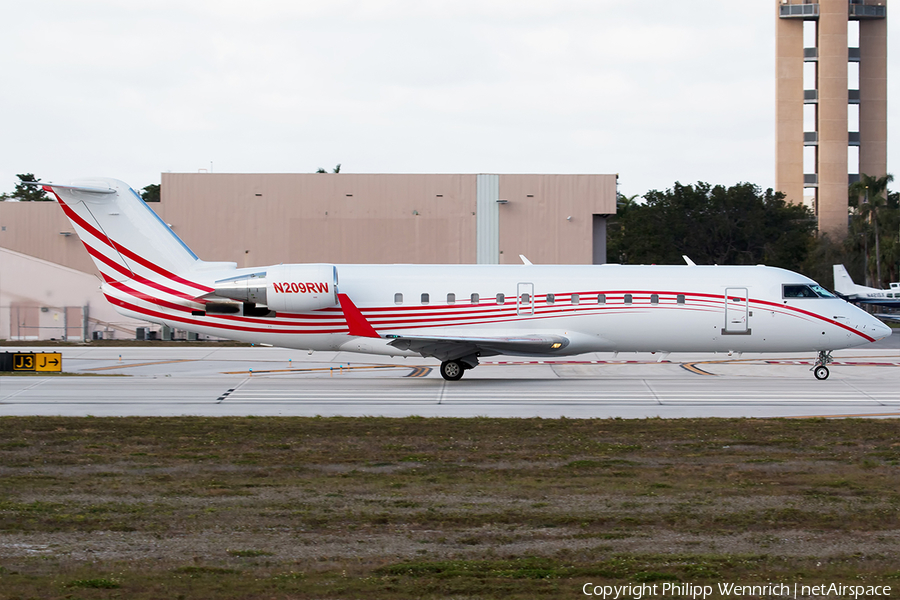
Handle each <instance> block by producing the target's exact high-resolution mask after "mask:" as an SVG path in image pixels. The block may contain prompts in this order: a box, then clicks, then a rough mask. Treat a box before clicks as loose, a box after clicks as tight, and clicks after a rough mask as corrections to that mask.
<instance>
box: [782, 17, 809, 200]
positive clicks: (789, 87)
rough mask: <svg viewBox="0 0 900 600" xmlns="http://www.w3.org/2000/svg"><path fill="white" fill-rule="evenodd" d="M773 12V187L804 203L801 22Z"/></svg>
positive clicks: (788, 197)
mask: <svg viewBox="0 0 900 600" xmlns="http://www.w3.org/2000/svg"><path fill="white" fill-rule="evenodd" d="M776 4H777V6H776V12H775V56H776V58H775V61H776V74H775V145H776V147H775V157H776V159H775V187H776V188H777V189H778V191H780V192H783V193H784V194H785V196H786V197H787V201H788V202H793V203H800V202H803V21H802V20H800V19H782V18H780V17H779V16H778V12H777V8H778V7H779V6H781V2H780V0H776Z"/></svg>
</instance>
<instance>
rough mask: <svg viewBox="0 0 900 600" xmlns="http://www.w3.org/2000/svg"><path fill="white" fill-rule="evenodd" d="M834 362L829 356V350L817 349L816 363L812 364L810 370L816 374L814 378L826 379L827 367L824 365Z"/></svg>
mask: <svg viewBox="0 0 900 600" xmlns="http://www.w3.org/2000/svg"><path fill="white" fill-rule="evenodd" d="M832 362H834V359H833V358H831V350H819V356H818V357H817V358H816V364H814V365H813V366H812V368H811V369H810V371H812V372H813V375H815V376H816V379H818V380H819V381H822V380H824V379H828V367H826V366H825V365H827V364H829V363H832Z"/></svg>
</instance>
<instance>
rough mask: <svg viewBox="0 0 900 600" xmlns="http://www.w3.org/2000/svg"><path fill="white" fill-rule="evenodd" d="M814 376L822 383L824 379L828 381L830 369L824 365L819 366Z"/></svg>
mask: <svg viewBox="0 0 900 600" xmlns="http://www.w3.org/2000/svg"><path fill="white" fill-rule="evenodd" d="M813 374H814V375H815V376H816V379H818V380H819V381H822V380H823V379H828V367H826V366H824V365H819V366H818V367H816V368H815V370H814V371H813Z"/></svg>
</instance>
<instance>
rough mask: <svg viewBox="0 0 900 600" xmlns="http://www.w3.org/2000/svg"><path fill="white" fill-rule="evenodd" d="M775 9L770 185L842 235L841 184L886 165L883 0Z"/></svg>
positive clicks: (795, 2)
mask: <svg viewBox="0 0 900 600" xmlns="http://www.w3.org/2000/svg"><path fill="white" fill-rule="evenodd" d="M776 11H777V13H776V37H775V40H776V41H775V69H776V83H775V95H776V108H775V143H776V149H775V185H776V188H777V189H778V190H779V191H781V192H784V193H785V194H786V195H787V200H788V201H790V202H803V201H804V196H806V201H807V202H809V201H810V200H811V201H812V208H813V209H814V210H815V213H816V216H817V218H818V222H819V231H820V232H822V233H828V234H829V235H831V236H832V238H843V237H845V236H846V235H847V187H848V185H849V184H850V183H852V182H854V181H856V180H857V179H859V174H860V173H865V174H867V175H872V176H874V177H881V176H882V175H884V174H885V173H886V172H887V0H819V1H818V2H814V1H812V0H776ZM857 27H858V36H857V35H856V28H857ZM857 37H858V39H859V43H858V45H857V44H856V43H855V42H856V38H857ZM848 39H849V40H852V42H853V43H851V44H848Z"/></svg>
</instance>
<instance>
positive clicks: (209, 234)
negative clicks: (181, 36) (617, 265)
mask: <svg viewBox="0 0 900 600" xmlns="http://www.w3.org/2000/svg"><path fill="white" fill-rule="evenodd" d="M616 183H617V176H616V175H614V174H613V175H498V174H422V175H415V174H352V173H309V174H287V173H285V174H238V173H163V174H162V182H161V198H160V202H159V203H151V204H150V206H151V208H153V210H154V211H155V212H156V213H157V214H158V215H159V216H160V217H161V218H162V219H163V220H164V221H165V222H166V223H167V224H169V226H170V227H171V228H172V230H173V231H174V232H175V233H176V234H177V235H178V236H179V237H180V238H181V239H182V240H183V241H184V242H185V243H186V244H187V245H188V246H189V247H190V248H191V249H192V250H193V251H194V252H195V253H196V254H197V256H199V257H200V258H202V259H204V260H219V261H233V262H236V263H237V264H238V266H240V267H250V266H257V265H259V266H263V265H269V264H278V263H304V262H328V263H338V264H341V263H343V264H347V263H388V264H389V263H418V264H431V263H434V264H467V263H481V264H513V263H521V262H522V261H521V259H520V258H519V255H523V256H525V257H527V259H528V260H530V261H531V262H533V263H536V264H537V263H542V264H602V263H604V262H606V220H607V218H608V217H609V216H611V215H614V214H615V212H616ZM99 281H100V280H99V274H98V272H97V271H96V269H95V268H94V264H93V262H92V261H91V259H90V257H89V256H88V254H87V252H86V251H85V249H84V246H83V245H82V244H81V242H80V241H79V239H78V237H77V236H76V235H74V230H73V228H72V226H71V224H70V223H69V221H68V220H67V219H66V217H65V215H64V214H63V212H62V210H60V208H59V206H57V204H56V203H55V202H0V339H50V338H56V339H61V338H66V339H89V338H92V337H94V338H96V337H103V338H123V339H124V338H132V337H134V335H135V329H136V328H137V327H141V326H146V325H147V324H146V323H143V322H140V321H133V320H128V319H125V318H124V317H121V316H120V315H118V314H117V313H115V311H114V310H113V309H112V307H111V306H110V305H109V304H108V303H107V302H106V301H105V299H104V298H103V296H102V295H101V294H100V291H99Z"/></svg>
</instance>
